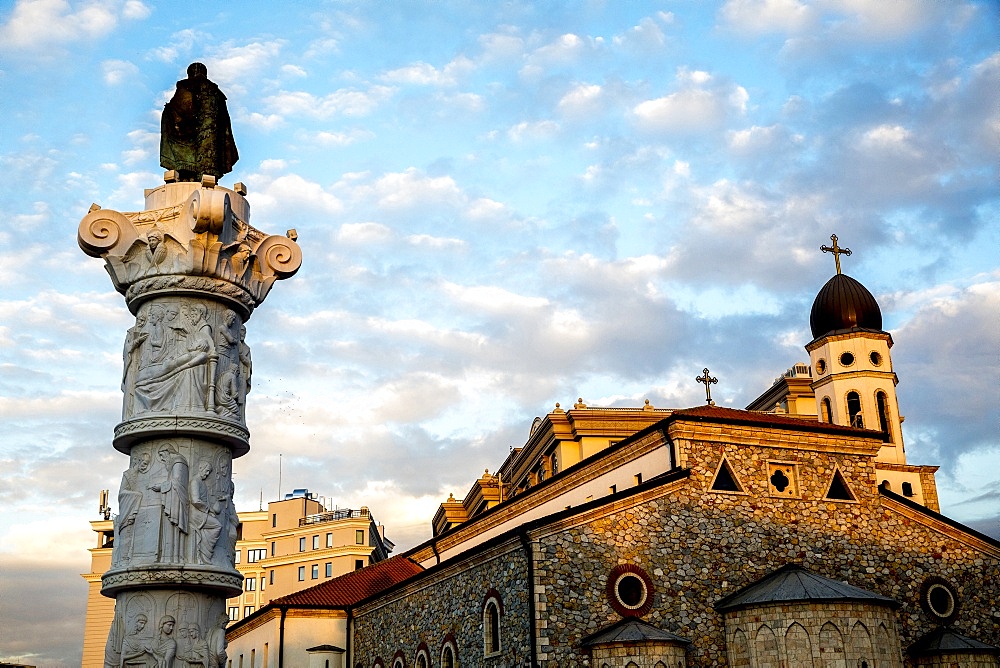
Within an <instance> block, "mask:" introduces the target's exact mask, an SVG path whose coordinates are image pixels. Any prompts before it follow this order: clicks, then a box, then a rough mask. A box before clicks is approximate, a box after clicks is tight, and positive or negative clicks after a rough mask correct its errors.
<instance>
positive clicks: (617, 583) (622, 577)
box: [606, 564, 653, 617]
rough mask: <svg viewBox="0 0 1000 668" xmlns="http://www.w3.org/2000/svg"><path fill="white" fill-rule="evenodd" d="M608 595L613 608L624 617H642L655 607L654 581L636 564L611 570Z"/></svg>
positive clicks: (623, 565)
mask: <svg viewBox="0 0 1000 668" xmlns="http://www.w3.org/2000/svg"><path fill="white" fill-rule="evenodd" d="M606 593H607V596H608V602H609V603H610V604H611V607H612V608H614V609H615V612H617V613H618V614H620V615H622V616H623V617H641V616H642V615H644V614H646V613H647V612H649V609H650V608H651V607H652V605H653V581H652V580H651V579H650V577H649V575H648V574H647V573H646V571H644V570H643V569H642V568H640V567H638V566H636V565H634V564H622V565H621V566H615V567H614V568H613V569H611V572H610V573H609V574H608V582H607V592H606Z"/></svg>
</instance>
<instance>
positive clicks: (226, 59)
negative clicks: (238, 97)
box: [205, 39, 285, 90]
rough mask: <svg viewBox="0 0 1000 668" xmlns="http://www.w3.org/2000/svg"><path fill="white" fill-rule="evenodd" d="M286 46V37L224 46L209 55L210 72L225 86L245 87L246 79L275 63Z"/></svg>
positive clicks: (256, 77) (209, 73)
mask: <svg viewBox="0 0 1000 668" xmlns="http://www.w3.org/2000/svg"><path fill="white" fill-rule="evenodd" d="M284 46H285V41H284V40H281V39H277V40H271V41H269V42H251V43H249V44H243V45H240V46H224V47H221V48H219V49H216V50H214V51H213V53H212V55H211V56H210V57H209V58H207V61H208V62H206V63H205V64H206V66H207V67H208V76H209V78H211V79H212V81H214V82H216V83H217V84H219V85H220V87H222V88H223V89H226V90H228V89H233V88H235V89H237V90H243V88H244V86H245V83H244V82H247V81H250V80H257V79H259V78H260V77H261V75H262V74H263V73H264V72H266V71H269V70H270V68H271V67H273V63H274V59H275V58H277V57H278V56H279V55H280V54H281V50H282V48H284Z"/></svg>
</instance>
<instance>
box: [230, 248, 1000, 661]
mask: <svg viewBox="0 0 1000 668" xmlns="http://www.w3.org/2000/svg"><path fill="white" fill-rule="evenodd" d="M825 250H831V251H833V252H834V255H835V257H836V259H837V274H836V275H835V276H834V277H833V278H831V279H830V280H829V281H828V282H827V283H826V285H824V286H823V287H822V289H821V290H820V291H819V294H818V295H817V297H816V299H815V302H814V304H813V307H812V312H811V314H810V325H811V329H812V336H813V339H812V341H810V342H808V344H807V345H806V346H805V348H806V351H807V352H808V353H809V362H808V364H806V363H800V364H795V365H794V366H793V367H792V368H791V369H790V370H789V371H788V372H787V373H785V374H784V375H783V376H781V377H779V378H778V379H777V380H776V381H775V383H774V385H773V386H772V387H770V388H768V389H767V390H766V391H765V392H763V393H762V394H761V396H760V397H759V398H758V399H756V400H754V402H752V403H751V404H750V405H749V406H748V408H747V410H736V409H731V408H723V407H719V406H716V405H714V403H713V402H711V399H710V393H709V392H710V385H711V383H712V382H713V381H714V379H712V378H711V377H710V375H709V373H708V370H707V369H706V370H705V373H704V375H703V376H702V377H701V378H700V379H699V380H700V381H701V382H703V383H705V386H706V394H707V395H708V399H707V401H706V405H703V406H700V407H696V408H688V409H678V410H674V409H664V408H657V407H654V406H652V405H650V403H649V402H648V401H647V402H646V404H645V405H644V406H641V407H636V408H596V407H589V406H587V405H586V404H585V402H584V401H583V400H582V399H581V400H579V401H578V402H577V403H576V404H575V405H574V406H573V407H572V408H567V409H564V408H563V407H561V406H559V405H558V404H557V405H556V407H555V408H554V410H552V411H551V412H550V413H548V414H547V415H545V416H544V417H541V418H536V420H535V421H534V423H533V424H532V425H531V427H530V431H529V433H528V437H527V440H526V442H525V443H524V444H523V445H522V446H520V447H518V448H514V449H513V450H512V451H511V453H510V456H509V457H508V458H507V459H506V461H504V462H503V463H502V464H500V466H499V467H498V468H497V469H496V470H495V471H494V472H493V473H490V472H489V471H486V472H485V473H484V474H483V475H482V476H481V477H480V478H479V479H477V480H476V481H475V482H473V484H472V486H471V488H470V489H469V491H468V493H467V494H466V495H465V496H464V497H463V498H461V499H456V498H454V497H451V498H449V499H448V500H447V501H445V502H444V503H442V504H441V506H440V508H439V509H438V511H437V513H436V514H435V516H434V517H433V520H432V536H431V537H430V538H429V539H428V540H426V541H425V542H424V543H422V544H420V545H418V546H416V547H414V548H412V549H410V550H408V551H407V552H405V553H403V554H401V555H398V556H396V557H393V558H390V559H387V560H385V561H382V562H380V563H376V564H374V565H371V566H368V567H366V568H363V569H361V570H358V571H355V572H352V573H348V574H345V575H343V576H341V577H338V578H334V579H332V580H329V581H326V582H323V583H322V584H319V585H317V586H315V587H311V588H308V589H304V590H302V591H299V592H296V593H293V594H289V595H287V596H283V597H280V598H276V599H273V600H272V601H271V602H270V603H268V604H267V605H265V606H263V607H262V608H261V609H259V610H257V611H256V612H255V613H254V614H252V615H250V616H249V617H247V618H246V619H242V620H240V621H239V622H236V623H234V624H232V625H231V626H230V627H229V630H228V632H227V639H228V642H229V648H228V657H229V662H230V666H231V667H232V668H258V667H261V666H263V667H265V668H286V667H291V666H316V667H318V668H341V667H343V668H411V667H412V668H430V667H432V666H433V667H435V668H436V667H442V668H455V667H456V666H496V667H501V666H502V667H508V666H529V667H534V666H552V667H555V666H593V667H595V668H685V667H689V666H699V667H701V666H732V667H739V668H751V667H754V668H756V667H761V668H763V667H768V668H777V667H785V668H793V667H796V668H797V667H803V666H815V667H817V668H818V667H820V666H822V667H828V666H830V667H832V666H837V667H840V668H876V667H878V668H883V667H902V666H937V667H942V668H943V667H951V666H961V667H968V668H986V667H994V668H996V667H998V666H1000V647H998V646H1000V541H997V540H994V539H992V538H990V537H988V536H986V535H983V534H981V533H979V532H977V531H974V530H972V529H970V528H968V527H965V526H963V525H962V524H960V523H958V522H956V521H954V520H951V519H949V518H948V517H946V516H945V515H942V514H941V509H940V507H939V503H938V497H937V492H936V487H935V482H934V473H935V471H936V467H934V466H924V465H914V464H910V463H908V462H907V458H906V452H905V449H904V443H903V434H902V430H901V423H902V417H901V416H900V413H899V407H898V404H897V401H896V391H895V388H896V384H897V382H898V378H897V375H896V372H895V369H894V367H893V364H892V356H891V348H892V345H893V341H892V337H891V336H890V335H889V333H888V332H886V331H884V330H883V328H882V316H881V311H880V309H879V306H878V304H877V302H876V300H875V299H874V297H873V296H872V294H871V293H870V292H869V291H868V290H867V289H866V288H865V287H864V286H863V285H861V283H859V282H858V281H856V280H855V279H853V278H851V277H849V276H846V275H844V274H842V273H840V262H839V260H840V258H839V254H838V253H839V252H841V249H839V248H838V247H837V245H836V239H835V238H834V245H833V248H829V249H826V248H825ZM262 657H263V660H262Z"/></svg>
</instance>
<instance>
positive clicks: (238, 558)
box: [234, 550, 243, 564]
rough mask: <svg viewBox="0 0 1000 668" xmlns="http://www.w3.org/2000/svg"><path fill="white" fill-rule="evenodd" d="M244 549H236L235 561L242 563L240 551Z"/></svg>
mask: <svg viewBox="0 0 1000 668" xmlns="http://www.w3.org/2000/svg"><path fill="white" fill-rule="evenodd" d="M242 551H243V550H236V559H235V561H234V563H237V564H238V563H240V552H242Z"/></svg>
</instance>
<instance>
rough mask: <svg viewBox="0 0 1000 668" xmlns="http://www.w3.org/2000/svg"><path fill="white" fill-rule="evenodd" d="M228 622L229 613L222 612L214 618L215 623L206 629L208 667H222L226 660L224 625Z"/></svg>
mask: <svg viewBox="0 0 1000 668" xmlns="http://www.w3.org/2000/svg"><path fill="white" fill-rule="evenodd" d="M227 624H229V615H227V614H226V613H224V612H222V613H219V616H218V617H217V618H216V622H215V625H214V626H212V628H210V629H209V630H208V638H206V644H207V645H208V668H224V667H225V665H226V660H227V659H228V658H229V657H227V656H226V625H227Z"/></svg>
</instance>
